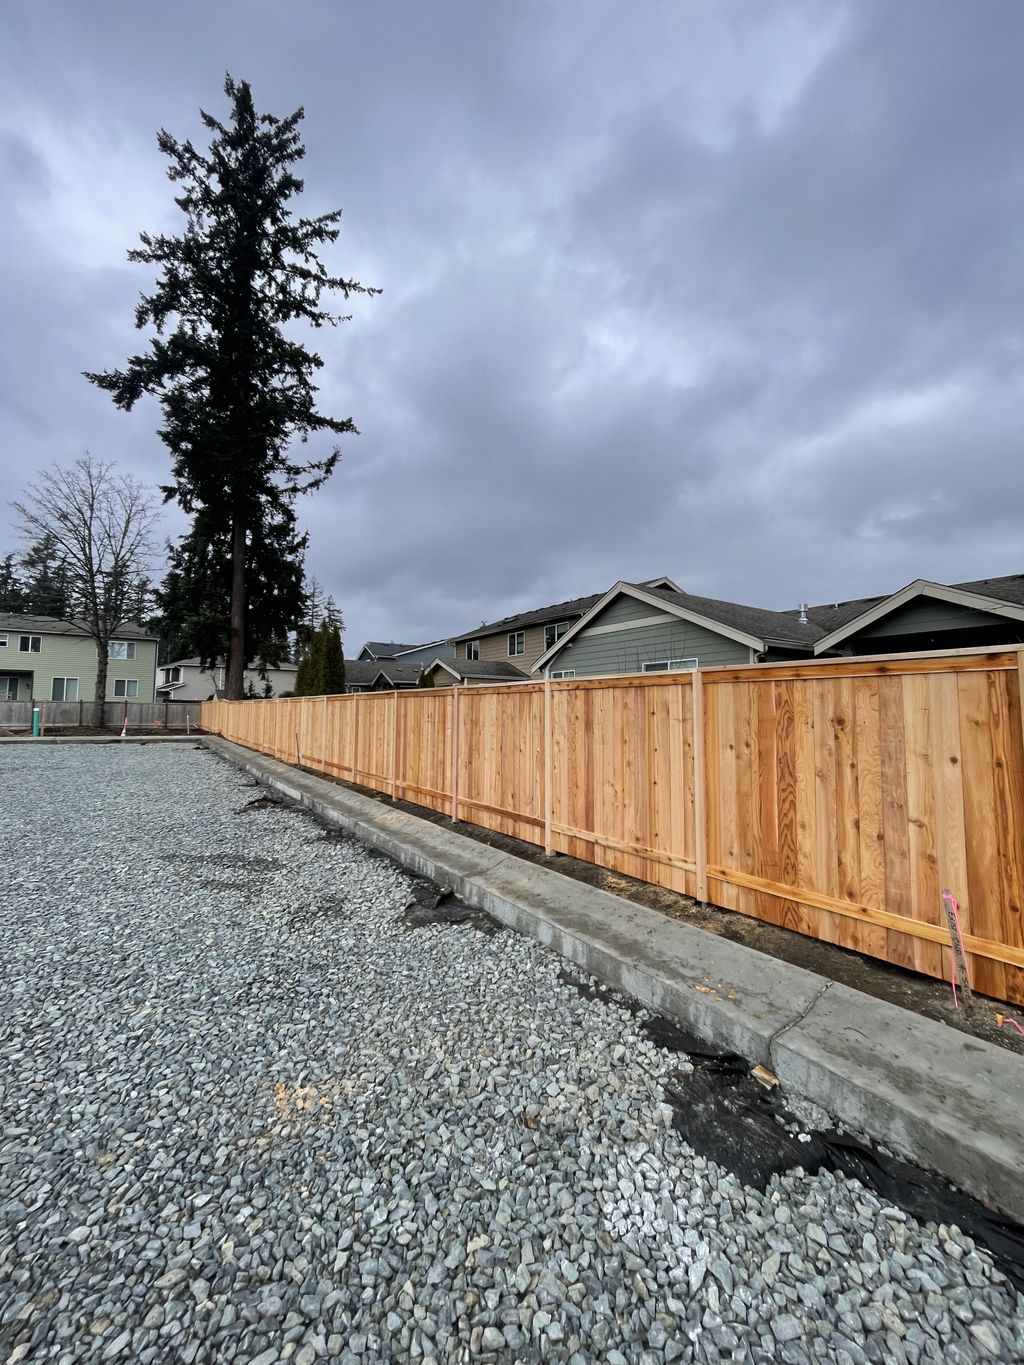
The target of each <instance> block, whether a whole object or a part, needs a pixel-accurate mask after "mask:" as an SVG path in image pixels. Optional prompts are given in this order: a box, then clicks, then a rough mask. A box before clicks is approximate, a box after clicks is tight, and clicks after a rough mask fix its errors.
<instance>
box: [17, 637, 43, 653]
mask: <svg viewBox="0 0 1024 1365" xmlns="http://www.w3.org/2000/svg"><path fill="white" fill-rule="evenodd" d="M26 640H27V641H28V644H27V645H26V644H25V641H26ZM33 640H35V641H36V642H37V643H38V645H39V648H38V649H33V648H32V641H33ZM42 649H43V637H42V636H41V635H21V636H19V637H18V653H19V654H41V653H42Z"/></svg>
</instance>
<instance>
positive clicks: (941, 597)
mask: <svg viewBox="0 0 1024 1365" xmlns="http://www.w3.org/2000/svg"><path fill="white" fill-rule="evenodd" d="M918 597H932V598H935V599H936V600H937V601H940V602H952V603H954V604H956V605H957V606H961V607H969V608H971V609H972V610H975V611H984V612H988V613H989V614H990V615H994V616H1007V617H1010V618H1011V619H1013V620H1017V621H1024V575H1020V574H1007V575H1006V576H1005V577H1003V578H980V579H974V580H972V581H968V582H966V583H935V582H933V581H932V580H930V579H927V578H916V579H915V580H914V581H913V583H908V584H907V585H906V587H904V588H900V589H899V591H898V592H894V593H890V594H889V596H888V597H865V598H861V599H859V600H857V601H853V602H839V603H836V604H834V605H833V606H832V607H830V608H826V607H808V608H807V615H808V617H809V618H810V619H811V620H812V621H816V622H818V623H819V624H820V625H821V626H823V627H824V628H825V632H826V633H825V634H824V635H822V637H821V638H820V639H819V640H818V641H817V642H816V644H815V646H814V652H815V653H816V654H822V653H824V652H825V650H828V649H834V648H835V647H836V645H838V644H841V643H842V641H843V640H847V639H849V637H850V636H851V635H856V634H857V633H858V631H861V630H865V629H866V628H867V627H868V626H870V625H873V624H874V623H875V621H879V620H881V619H882V618H883V617H885V616H889V615H890V614H891V613H892V612H894V611H898V610H899V608H900V607H903V606H905V605H906V604H907V603H908V602H912V601H914V599H915V598H918Z"/></svg>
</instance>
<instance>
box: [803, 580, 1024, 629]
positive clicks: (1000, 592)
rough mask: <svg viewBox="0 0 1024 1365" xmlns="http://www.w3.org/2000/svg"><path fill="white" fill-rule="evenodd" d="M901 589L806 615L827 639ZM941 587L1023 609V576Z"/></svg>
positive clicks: (830, 604) (815, 609)
mask: <svg viewBox="0 0 1024 1365" xmlns="http://www.w3.org/2000/svg"><path fill="white" fill-rule="evenodd" d="M905 586H906V585H905V584H901V586H900V587H899V588H894V589H893V592H892V593H880V594H879V595H878V596H877V597H855V598H851V600H850V601H848V602H825V603H823V604H822V605H820V606H816V607H808V608H807V615H808V617H809V618H810V620H811V621H813V622H814V623H815V624H816V625H819V626H821V627H822V629H823V630H824V633H825V634H826V635H829V634H831V633H832V631H834V630H838V629H839V628H840V626H846V625H849V624H850V622H851V621H855V620H856V619H857V617H858V616H862V615H863V614H864V612H866V611H870V610H871V608H872V607H877V606H878V605H879V603H880V602H884V601H885V600H886V599H887V598H889V597H892V596H893V594H894V593H896V592H900V591H901V590H902V588H903V587H905ZM943 586H945V587H949V588H960V589H961V590H962V591H963V592H976V593H978V594H979V595H980V596H982V597H995V598H998V599H999V601H1001V602H1008V603H1010V604H1012V605H1013V606H1017V607H1024V574H1004V575H1003V577H1002V578H974V579H971V580H970V581H968V582H966V583H947V584H944V585H943ZM786 615H788V616H799V615H800V609H799V608H796V609H795V610H793V611H789V612H787V613H786Z"/></svg>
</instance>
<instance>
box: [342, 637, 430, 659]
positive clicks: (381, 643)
mask: <svg viewBox="0 0 1024 1365" xmlns="http://www.w3.org/2000/svg"><path fill="white" fill-rule="evenodd" d="M430 643H431V644H433V643H434V641H431V642H430ZM421 648H422V645H400V644H396V643H395V641H393V640H367V642H366V644H365V645H363V647H362V649H361V650H360V651H359V653H360V654H361V655H362V654H369V655H370V656H371V658H373V659H393V658H394V657H395V656H396V655H397V654H405V653H407V652H408V651H409V650H410V649H421ZM363 662H364V663H365V662H366V661H365V660H363Z"/></svg>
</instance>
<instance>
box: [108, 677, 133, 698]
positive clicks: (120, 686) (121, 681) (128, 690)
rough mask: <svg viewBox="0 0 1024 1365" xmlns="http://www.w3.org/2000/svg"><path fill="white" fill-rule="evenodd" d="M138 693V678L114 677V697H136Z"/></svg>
mask: <svg viewBox="0 0 1024 1365" xmlns="http://www.w3.org/2000/svg"><path fill="white" fill-rule="evenodd" d="M138 695H139V680H138V678H115V679H114V696H115V697H126V698H127V697H137V696H138Z"/></svg>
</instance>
